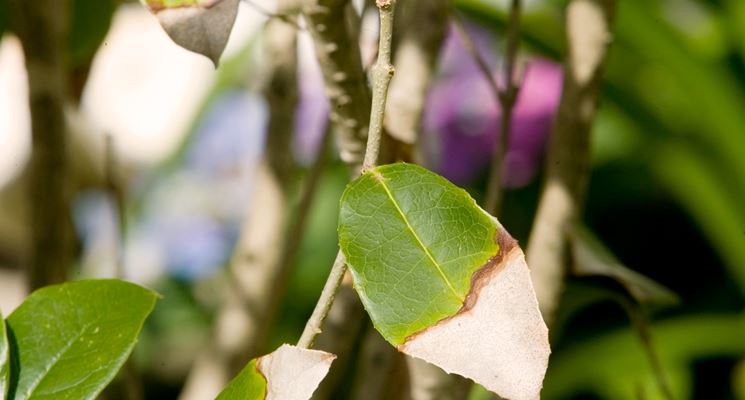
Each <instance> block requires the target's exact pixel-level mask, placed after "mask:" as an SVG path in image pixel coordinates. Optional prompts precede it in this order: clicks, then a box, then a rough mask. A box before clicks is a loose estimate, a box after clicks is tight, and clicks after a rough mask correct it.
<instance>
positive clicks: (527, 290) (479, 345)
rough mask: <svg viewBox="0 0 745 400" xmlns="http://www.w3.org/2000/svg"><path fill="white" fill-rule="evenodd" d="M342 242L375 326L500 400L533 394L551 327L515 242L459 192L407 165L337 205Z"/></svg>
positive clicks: (360, 184) (368, 176)
mask: <svg viewBox="0 0 745 400" xmlns="http://www.w3.org/2000/svg"><path fill="white" fill-rule="evenodd" d="M339 243H340V247H341V249H342V251H343V252H344V255H345V256H346V259H347V263H348V264H349V267H350V269H351V271H352V276H353V278H354V284H355V288H356V289H357V291H358V293H359V294H360V298H361V299H362V302H363V304H364V305H365V308H366V309H367V311H368V313H369V314H370V317H371V319H372V321H373V323H374V325H375V327H376V329H377V330H378V331H379V332H380V333H381V334H382V335H383V337H384V338H385V339H386V340H387V341H388V342H390V343H391V344H393V345H394V346H397V348H398V349H399V350H400V351H402V352H404V353H407V354H410V355H412V356H414V357H418V358H422V359H424V360H425V361H428V362H430V363H433V364H436V365H438V366H440V367H441V368H443V369H445V370H446V371H448V372H454V373H457V374H460V375H463V376H466V377H468V378H471V379H473V380H475V381H476V382H477V383H480V384H482V385H484V386H485V387H487V388H488V389H489V390H492V391H494V392H496V393H498V394H500V395H502V396H503V397H508V398H513V399H521V398H525V399H532V398H537V397H538V395H539V392H540V388H541V382H542V380H543V375H544V374H545V371H546V366H547V362H548V355H549V353H550V350H549V347H548V331H547V329H546V325H545V324H544V322H543V319H542V318H541V315H540V312H539V311H538V302H537V301H536V298H535V293H534V291H533V287H532V284H531V281H530V272H529V270H528V268H527V265H526V264H525V260H524V256H523V253H522V251H521V250H520V248H519V246H518V245H517V242H516V241H515V240H514V239H512V237H510V235H509V234H508V233H507V231H505V230H504V228H502V226H501V225H500V224H499V223H498V222H497V220H496V219H494V218H492V217H491V216H489V215H488V214H487V213H486V212H485V211H483V210H482V209H480V208H479V207H478V206H477V205H476V202H475V201H474V200H473V199H472V198H471V197H470V196H469V195H468V193H466V192H465V191H464V190H462V189H460V188H457V187H456V186H454V185H453V184H452V183H450V182H448V181H447V180H445V179H444V178H442V177H440V176H439V175H437V174H434V173H432V172H429V171H427V170H425V169H424V168H421V167H418V166H415V165H411V164H393V165H386V166H382V167H378V168H375V169H373V170H370V171H368V172H366V173H365V174H364V175H362V176H361V177H360V178H358V179H357V180H355V181H354V182H352V183H351V184H350V185H349V186H348V187H347V190H346V191H345V192H344V195H343V196H342V200H341V212H340V217H339Z"/></svg>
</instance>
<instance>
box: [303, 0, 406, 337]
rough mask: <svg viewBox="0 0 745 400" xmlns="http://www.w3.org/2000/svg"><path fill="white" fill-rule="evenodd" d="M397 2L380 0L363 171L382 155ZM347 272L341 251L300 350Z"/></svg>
mask: <svg viewBox="0 0 745 400" xmlns="http://www.w3.org/2000/svg"><path fill="white" fill-rule="evenodd" d="M395 4H396V0H377V6H378V9H379V10H380V43H379V49H378V61H377V62H376V63H375V66H374V67H373V99H372V104H373V106H372V108H371V112H370V129H369V131H368V135H367V149H366V151H365V158H364V162H363V165H364V168H365V169H370V168H374V167H375V165H376V164H377V162H378V157H379V155H380V142H381V137H382V134H383V117H384V114H385V103H386V98H387V96H388V85H389V84H390V81H391V78H392V76H393V73H394V68H393V66H392V65H391V41H392V38H393V13H394V9H395ZM346 272H347V265H346V260H345V258H344V254H342V252H341V250H340V251H339V252H338V253H337V255H336V260H335V261H334V265H333V266H332V267H331V272H330V273H329V277H328V279H327V280H326V284H325V285H324V287H323V291H322V292H321V297H320V298H319V299H318V303H316V307H315V309H314V310H313V314H311V316H310V319H308V322H307V324H306V325H305V329H304V330H303V333H302V335H301V336H300V340H299V341H298V346H299V347H304V348H311V347H313V343H314V342H315V340H316V337H318V334H319V333H321V327H322V326H323V321H324V320H325V319H326V317H327V316H328V313H329V310H330V309H331V305H332V304H333V303H334V298H335V297H336V293H337V292H338V291H339V286H341V282H342V280H343V279H344V274H345V273H346Z"/></svg>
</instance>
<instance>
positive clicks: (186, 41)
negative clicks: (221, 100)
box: [145, 0, 239, 65]
mask: <svg viewBox="0 0 745 400" xmlns="http://www.w3.org/2000/svg"><path fill="white" fill-rule="evenodd" d="M238 2H239V0H210V1H207V2H204V1H182V2H178V1H176V2H173V1H172V2H167V1H166V2H163V1H155V0H145V3H146V5H147V6H148V7H149V8H150V10H151V11H152V12H153V13H155V15H156V16H157V18H158V21H159V22H160V24H161V26H162V27H163V29H164V30H165V31H166V33H167V34H168V36H170V37H171V39H172V40H173V41H174V42H175V43H176V44H178V45H179V46H181V47H183V48H185V49H187V50H189V51H193V52H195V53H199V54H202V55H204V56H206V57H207V58H209V59H210V60H212V62H213V63H214V64H215V65H217V64H218V62H219V60H220V56H221V55H222V52H223V51H224V50H225V46H226V45H227V43H228V38H229V37H230V32H231V30H232V29H233V24H234V23H235V18H236V16H237V15H238Z"/></svg>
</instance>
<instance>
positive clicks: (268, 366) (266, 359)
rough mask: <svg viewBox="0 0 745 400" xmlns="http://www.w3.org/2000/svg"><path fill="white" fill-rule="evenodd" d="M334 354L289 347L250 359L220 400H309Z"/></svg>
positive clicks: (218, 399) (324, 375)
mask: <svg viewBox="0 0 745 400" xmlns="http://www.w3.org/2000/svg"><path fill="white" fill-rule="evenodd" d="M335 358H336V356H335V355H333V354H329V353H326V352H323V351H318V350H308V349H303V348H299V347H295V346H290V345H288V344H285V345H282V346H281V347H280V348H279V349H277V350H276V351H275V352H273V353H271V354H267V355H265V356H262V357H259V358H256V359H253V360H251V362H249V363H248V365H247V366H246V367H245V368H244V369H243V371H241V372H240V374H238V376H236V377H235V378H233V380H232V381H230V383H228V385H227V386H226V387H225V389H224V390H223V391H222V392H221V393H220V395H219V396H218V397H217V400H264V399H266V400H308V399H310V398H311V396H313V392H314V391H315V390H316V388H317V387H318V384H319V383H320V382H321V380H323V378H324V377H326V374H327V373H328V372H329V368H330V367H331V363H332V362H333V361H334V359H335Z"/></svg>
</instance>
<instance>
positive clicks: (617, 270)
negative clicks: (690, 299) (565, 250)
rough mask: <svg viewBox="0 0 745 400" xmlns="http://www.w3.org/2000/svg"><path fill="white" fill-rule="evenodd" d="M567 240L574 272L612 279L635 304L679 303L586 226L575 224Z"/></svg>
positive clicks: (664, 304)
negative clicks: (627, 265) (618, 255)
mask: <svg viewBox="0 0 745 400" xmlns="http://www.w3.org/2000/svg"><path fill="white" fill-rule="evenodd" d="M569 239H570V240H569V243H570V246H571V251H572V258H573V261H574V263H573V272H574V274H575V275H578V276H605V277H609V278H611V279H614V280H615V281H617V282H618V283H619V284H621V286H623V287H624V288H625V289H626V290H627V291H628V293H629V294H630V295H631V296H632V297H633V298H634V299H635V300H636V301H637V302H639V304H645V305H659V306H668V305H674V304H677V303H678V302H679V299H678V296H677V295H676V294H675V293H674V292H673V291H671V290H670V289H668V288H666V287H664V286H662V285H660V284H659V283H657V282H655V281H653V280H652V279H649V278H647V277H646V276H644V275H642V274H640V273H638V272H636V271H634V270H631V269H629V268H627V267H626V266H624V265H623V264H621V262H620V261H618V259H617V258H616V257H615V256H614V255H613V254H612V253H611V252H610V250H608V248H606V247H605V246H604V245H603V243H602V242H601V241H600V240H599V239H598V238H597V237H595V235H594V234H593V233H592V232H591V231H590V230H589V229H587V228H585V227H582V226H576V227H574V229H573V230H572V231H571V232H570V234H569Z"/></svg>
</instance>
